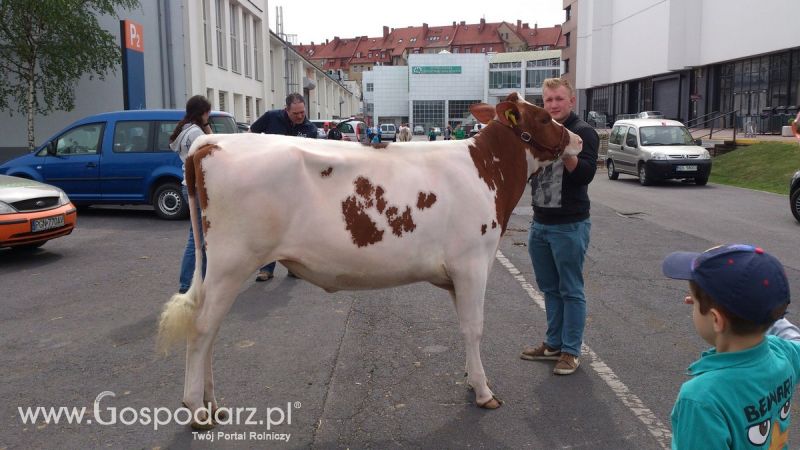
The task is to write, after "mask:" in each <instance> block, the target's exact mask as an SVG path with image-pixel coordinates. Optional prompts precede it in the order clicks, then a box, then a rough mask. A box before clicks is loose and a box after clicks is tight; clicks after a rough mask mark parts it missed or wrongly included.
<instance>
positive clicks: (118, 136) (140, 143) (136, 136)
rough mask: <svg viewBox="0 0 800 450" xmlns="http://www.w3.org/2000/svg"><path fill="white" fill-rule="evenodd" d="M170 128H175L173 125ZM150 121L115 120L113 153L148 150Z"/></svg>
mask: <svg viewBox="0 0 800 450" xmlns="http://www.w3.org/2000/svg"><path fill="white" fill-rule="evenodd" d="M172 128H175V127H174V126H173V127H172ZM149 140H150V122H146V121H142V122H138V121H137V122H134V121H125V122H117V124H116V126H115V127H114V145H113V147H112V148H113V151H114V153H122V152H125V153H127V152H148V151H150V149H149V147H150V146H149V145H148V144H149V142H148V141H149Z"/></svg>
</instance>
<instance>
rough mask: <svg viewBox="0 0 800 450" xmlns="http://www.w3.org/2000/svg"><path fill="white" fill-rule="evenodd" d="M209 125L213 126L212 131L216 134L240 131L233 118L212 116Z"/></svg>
mask: <svg viewBox="0 0 800 450" xmlns="http://www.w3.org/2000/svg"><path fill="white" fill-rule="evenodd" d="M208 123H209V125H211V131H213V132H214V134H218V133H236V132H237V131H238V128H237V127H236V121H234V120H233V117H229V116H211V117H209V118H208Z"/></svg>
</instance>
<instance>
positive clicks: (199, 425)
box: [190, 420, 214, 431]
mask: <svg viewBox="0 0 800 450" xmlns="http://www.w3.org/2000/svg"><path fill="white" fill-rule="evenodd" d="M190 426H191V427H192V429H193V430H197V431H208V430H210V429H212V428H214V422H212V421H210V420H208V421H205V420H204V421H202V422H195V421H194V420H193V421H192V423H191V425H190Z"/></svg>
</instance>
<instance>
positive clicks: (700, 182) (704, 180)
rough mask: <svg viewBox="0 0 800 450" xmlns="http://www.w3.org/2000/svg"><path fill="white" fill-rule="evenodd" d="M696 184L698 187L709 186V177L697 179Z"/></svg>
mask: <svg viewBox="0 0 800 450" xmlns="http://www.w3.org/2000/svg"><path fill="white" fill-rule="evenodd" d="M694 184H696V185H698V186H705V185H706V184H708V177H697V178H695V179H694Z"/></svg>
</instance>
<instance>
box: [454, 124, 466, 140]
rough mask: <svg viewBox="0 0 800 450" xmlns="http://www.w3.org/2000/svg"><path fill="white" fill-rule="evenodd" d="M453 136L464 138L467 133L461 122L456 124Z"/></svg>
mask: <svg viewBox="0 0 800 450" xmlns="http://www.w3.org/2000/svg"><path fill="white" fill-rule="evenodd" d="M453 136H454V137H455V138H456V139H464V136H465V133H464V128H463V127H462V126H461V124H458V125H456V129H455V130H453Z"/></svg>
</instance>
